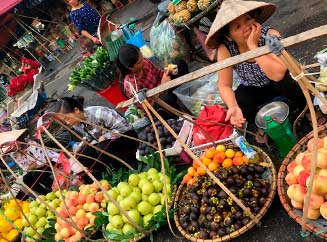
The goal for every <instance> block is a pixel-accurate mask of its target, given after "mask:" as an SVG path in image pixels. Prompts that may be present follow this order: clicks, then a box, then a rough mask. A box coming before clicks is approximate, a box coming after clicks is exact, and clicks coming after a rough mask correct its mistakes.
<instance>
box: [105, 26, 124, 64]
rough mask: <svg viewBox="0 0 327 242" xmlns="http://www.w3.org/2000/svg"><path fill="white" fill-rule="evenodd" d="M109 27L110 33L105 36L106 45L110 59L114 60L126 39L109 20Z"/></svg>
mask: <svg viewBox="0 0 327 242" xmlns="http://www.w3.org/2000/svg"><path fill="white" fill-rule="evenodd" d="M108 29H109V32H110V34H109V35H108V36H106V37H105V46H106V49H107V50H108V53H109V59H110V61H114V60H115V59H116V57H117V55H118V51H119V49H120V47H121V46H122V45H123V44H125V40H124V37H123V35H122V33H121V32H120V31H119V30H118V29H117V26H116V25H115V24H113V23H111V22H108Z"/></svg>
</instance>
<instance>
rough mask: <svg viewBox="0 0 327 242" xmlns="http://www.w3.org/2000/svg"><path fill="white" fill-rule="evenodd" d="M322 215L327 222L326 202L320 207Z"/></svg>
mask: <svg viewBox="0 0 327 242" xmlns="http://www.w3.org/2000/svg"><path fill="white" fill-rule="evenodd" d="M320 214H321V216H323V217H324V219H326V220H327V202H324V203H323V204H321V206H320Z"/></svg>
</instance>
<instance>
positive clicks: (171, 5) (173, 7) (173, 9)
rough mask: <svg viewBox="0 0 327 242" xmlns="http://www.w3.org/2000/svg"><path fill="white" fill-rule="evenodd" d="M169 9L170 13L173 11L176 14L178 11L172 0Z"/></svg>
mask: <svg viewBox="0 0 327 242" xmlns="http://www.w3.org/2000/svg"><path fill="white" fill-rule="evenodd" d="M167 9H168V11H169V13H171V14H174V13H175V12H176V8H175V6H174V4H173V3H172V2H170V3H169V4H168V7H167Z"/></svg>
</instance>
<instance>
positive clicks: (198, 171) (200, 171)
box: [196, 167, 206, 176]
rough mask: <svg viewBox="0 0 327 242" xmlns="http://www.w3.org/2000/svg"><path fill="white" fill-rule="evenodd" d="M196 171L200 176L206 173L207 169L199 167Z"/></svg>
mask: <svg viewBox="0 0 327 242" xmlns="http://www.w3.org/2000/svg"><path fill="white" fill-rule="evenodd" d="M196 172H197V173H198V175H199V176H204V175H205V174H206V171H205V170H204V169H203V168H202V167H199V168H198V169H197V170H196Z"/></svg>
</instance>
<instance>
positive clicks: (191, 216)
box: [190, 213, 198, 220]
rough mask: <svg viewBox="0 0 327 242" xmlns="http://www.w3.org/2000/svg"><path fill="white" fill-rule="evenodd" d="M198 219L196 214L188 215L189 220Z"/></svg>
mask: <svg viewBox="0 0 327 242" xmlns="http://www.w3.org/2000/svg"><path fill="white" fill-rule="evenodd" d="M197 218H198V215H197V214H196V213H190V219H191V220H196V219H197Z"/></svg>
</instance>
